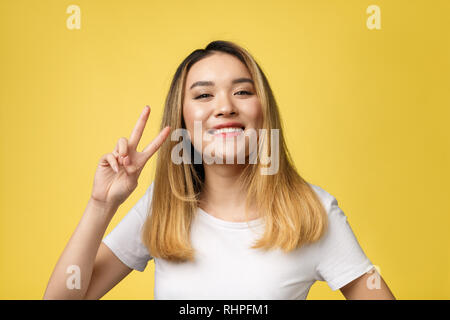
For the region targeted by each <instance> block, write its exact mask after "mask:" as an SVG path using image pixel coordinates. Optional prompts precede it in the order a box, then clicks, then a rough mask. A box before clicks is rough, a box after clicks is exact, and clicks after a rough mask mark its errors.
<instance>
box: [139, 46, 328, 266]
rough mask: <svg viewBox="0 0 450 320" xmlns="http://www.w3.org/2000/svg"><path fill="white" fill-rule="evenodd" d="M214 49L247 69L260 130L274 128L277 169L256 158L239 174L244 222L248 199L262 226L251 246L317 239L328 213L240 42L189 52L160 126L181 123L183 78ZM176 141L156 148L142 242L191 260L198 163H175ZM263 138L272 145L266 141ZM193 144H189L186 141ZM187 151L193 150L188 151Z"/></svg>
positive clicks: (160, 254) (155, 252) (288, 245)
mask: <svg viewBox="0 0 450 320" xmlns="http://www.w3.org/2000/svg"><path fill="white" fill-rule="evenodd" d="M216 52H223V53H227V54H230V55H233V56H235V57H237V58H238V59H239V60H240V61H241V62H242V63H244V65H245V66H246V67H247V69H248V70H249V72H250V74H251V77H252V79H253V81H254V84H255V90H256V94H257V96H258V98H259V99H260V103H261V108H262V113H263V124H262V128H261V129H265V130H266V132H271V129H279V131H278V132H279V137H278V143H279V169H278V172H277V173H276V174H272V175H270V174H267V175H263V174H260V170H261V168H263V167H264V165H263V164H261V162H260V161H258V162H257V163H256V164H252V165H248V166H245V168H244V170H243V171H242V174H241V176H240V178H239V179H240V181H241V183H242V186H244V189H243V190H247V195H246V206H245V208H246V210H245V214H246V217H247V221H248V212H247V211H248V208H249V204H250V203H255V204H256V205H257V210H258V211H257V212H258V213H259V214H260V215H261V216H262V217H263V218H264V222H265V231H264V233H263V235H262V236H261V237H260V238H259V240H258V241H257V242H256V243H255V244H254V245H253V246H252V247H251V248H253V249H258V248H261V249H264V250H269V249H271V248H280V249H282V250H283V251H284V252H289V251H291V250H294V249H297V248H300V247H301V246H303V245H304V244H307V243H310V242H315V241H317V240H319V239H320V238H321V236H322V235H323V234H324V233H325V230H326V228H327V226H328V222H327V221H328V220H327V213H326V211H325V209H324V207H323V205H322V203H321V201H320V199H319V198H318V196H317V194H316V193H315V191H314V190H313V189H312V187H311V186H310V185H309V184H308V183H307V182H306V181H305V180H304V179H303V178H302V177H301V176H300V175H299V173H298V172H297V170H296V169H295V167H294V164H293V162H292V159H291V156H290V154H289V152H288V150H287V147H286V144H285V140H284V137H283V130H282V124H281V119H280V115H279V111H278V106H277V103H276V101H275V98H274V95H273V93H272V90H271V88H270V85H269V82H268V80H267V78H266V76H265V75H264V73H263V71H262V69H261V68H260V67H259V65H258V64H257V62H256V61H255V59H254V58H253V57H252V56H251V55H250V54H249V53H248V52H247V51H246V50H245V49H244V48H242V47H240V46H238V45H236V44H235V43H233V42H229V41H213V42H211V43H209V44H208V45H207V46H206V48H205V49H197V50H195V51H193V52H192V53H191V54H189V55H188V56H187V57H186V58H185V59H184V60H183V62H182V63H181V64H180V65H179V67H178V68H177V70H176V72H175V75H174V77H173V79H172V82H171V85H170V89H169V92H168V95H167V97H166V101H165V107H164V114H163V119H162V122H161V130H162V129H163V128H164V127H166V126H170V127H171V129H176V128H184V129H185V128H186V126H185V123H184V119H183V113H182V110H183V97H184V94H185V92H184V88H185V83H186V77H187V74H188V72H189V70H190V68H191V67H192V66H193V65H194V64H195V63H196V62H197V61H199V60H201V59H204V58H206V57H208V56H210V55H213V54H214V53H216ZM177 143H179V142H178V141H172V140H169V139H167V141H166V142H165V143H163V144H162V146H161V147H160V149H159V154H158V158H157V164H156V173H155V179H154V189H153V198H152V199H151V200H150V201H151V205H150V206H149V209H148V210H149V214H148V216H147V219H146V221H145V223H144V227H143V230H142V231H143V232H142V241H143V243H144V244H145V246H146V247H147V248H148V251H149V253H150V254H151V256H152V257H156V258H163V259H166V260H169V261H173V262H183V261H194V257H195V250H194V249H193V248H192V246H191V242H190V227H191V224H192V221H193V218H194V217H195V214H196V211H197V208H198V203H199V198H200V197H199V196H200V193H201V191H202V188H203V186H204V169H203V164H195V163H194V161H191V162H190V163H185V161H183V162H182V163H181V164H175V163H173V162H172V161H171V150H172V148H173V147H174V146H175V145H176V144H177ZM264 143H267V144H268V145H266V147H267V150H271V145H270V144H271V141H270V139H266V140H265V142H264ZM191 146H192V145H191ZM191 154H192V152H191Z"/></svg>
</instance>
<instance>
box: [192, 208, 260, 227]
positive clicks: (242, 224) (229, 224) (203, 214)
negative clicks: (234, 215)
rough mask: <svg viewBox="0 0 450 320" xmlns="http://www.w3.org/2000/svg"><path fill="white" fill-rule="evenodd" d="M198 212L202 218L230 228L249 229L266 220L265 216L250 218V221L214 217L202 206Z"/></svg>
mask: <svg viewBox="0 0 450 320" xmlns="http://www.w3.org/2000/svg"><path fill="white" fill-rule="evenodd" d="M197 212H198V213H199V217H200V218H202V220H204V221H206V222H208V223H210V224H213V225H220V226H222V227H226V228H230V229H248V228H249V227H256V226H259V225H262V224H263V222H264V218H262V217H261V218H257V219H253V220H249V221H248V222H246V221H243V222H233V221H226V220H222V219H219V218H216V217H214V216H213V215H211V214H209V213H207V212H206V211H205V210H203V209H202V208H200V207H197Z"/></svg>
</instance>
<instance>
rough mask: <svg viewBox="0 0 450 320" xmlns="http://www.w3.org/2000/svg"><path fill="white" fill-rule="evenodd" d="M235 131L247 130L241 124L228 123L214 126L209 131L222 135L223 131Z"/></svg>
mask: <svg viewBox="0 0 450 320" xmlns="http://www.w3.org/2000/svg"><path fill="white" fill-rule="evenodd" d="M230 130H232V131H235V130H245V126H244V125H243V124H242V123H240V122H226V123H221V124H218V125H216V126H214V127H213V128H212V129H210V130H208V132H209V133H210V134H215V133H220V132H222V131H230Z"/></svg>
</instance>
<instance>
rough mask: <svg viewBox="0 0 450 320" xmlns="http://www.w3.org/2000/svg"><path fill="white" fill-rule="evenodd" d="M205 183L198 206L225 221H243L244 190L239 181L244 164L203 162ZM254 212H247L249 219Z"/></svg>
mask: <svg viewBox="0 0 450 320" xmlns="http://www.w3.org/2000/svg"><path fill="white" fill-rule="evenodd" d="M203 166H204V169H205V183H204V188H203V190H202V192H201V196H200V207H201V208H202V209H203V210H205V211H206V212H208V213H209V214H211V215H213V216H215V217H217V218H220V219H223V220H227V221H236V222H240V221H245V211H244V210H245V201H246V194H247V192H246V190H243V188H242V185H241V184H240V182H239V179H238V178H239V175H240V174H241V173H242V171H243V170H244V168H245V165H239V164H233V165H231V164H226V165H224V164H222V165H220V164H212V165H206V164H204V165H203ZM254 218H255V214H254V213H252V212H249V219H250V220H252V219H254Z"/></svg>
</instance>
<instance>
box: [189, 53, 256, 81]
mask: <svg viewBox="0 0 450 320" xmlns="http://www.w3.org/2000/svg"><path fill="white" fill-rule="evenodd" d="M241 77H247V78H251V75H250V72H249V71H248V69H247V67H246V66H245V64H243V63H242V62H241V61H240V60H239V59H238V58H236V57H235V56H232V55H230V54H226V53H214V54H213V55H211V56H209V57H206V58H204V59H202V60H200V61H197V62H196V63H195V64H194V65H193V66H192V67H191V69H190V70H189V72H188V74H187V77H186V86H187V87H188V88H189V87H190V86H191V84H192V83H194V82H195V81H214V82H217V83H220V82H223V83H225V82H231V81H232V80H233V79H235V78H241Z"/></svg>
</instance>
